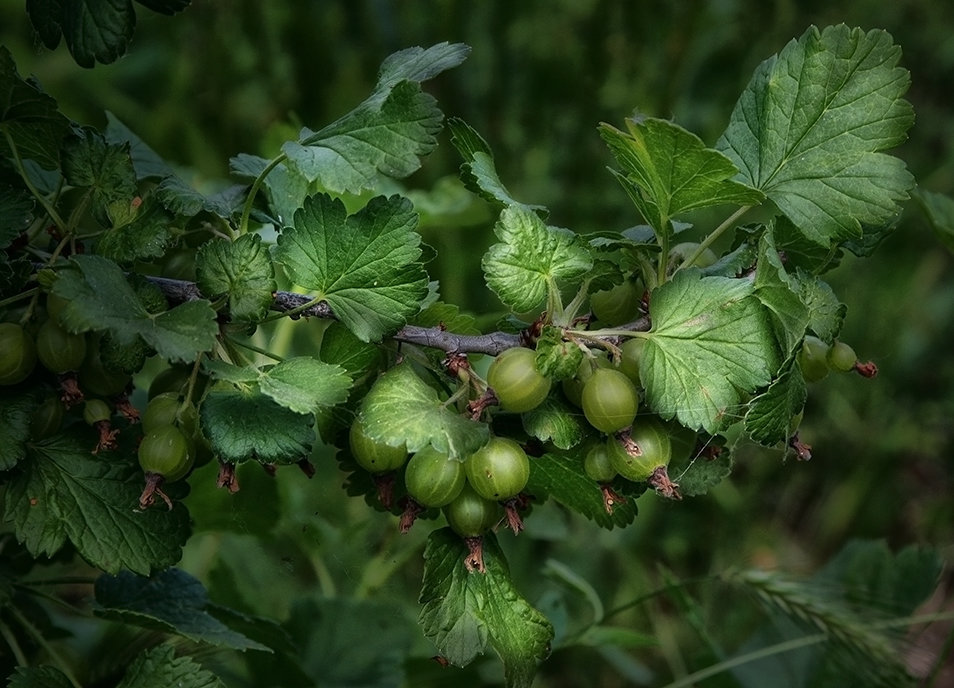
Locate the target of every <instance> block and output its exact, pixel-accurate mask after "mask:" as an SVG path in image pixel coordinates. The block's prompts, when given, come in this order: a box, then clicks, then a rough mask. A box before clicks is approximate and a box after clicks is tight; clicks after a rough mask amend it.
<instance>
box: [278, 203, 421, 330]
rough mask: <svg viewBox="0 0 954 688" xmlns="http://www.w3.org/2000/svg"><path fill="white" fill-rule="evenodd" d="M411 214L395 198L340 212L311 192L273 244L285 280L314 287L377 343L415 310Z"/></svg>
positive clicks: (417, 279)
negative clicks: (355, 209)
mask: <svg viewBox="0 0 954 688" xmlns="http://www.w3.org/2000/svg"><path fill="white" fill-rule="evenodd" d="M416 224H417V215H415V214H414V209H413V207H412V206H411V203H410V201H408V200H407V199H406V198H402V197H401V196H391V197H390V198H385V197H384V196H378V197H376V198H372V199H371V200H370V201H369V202H368V205H366V206H365V207H364V208H363V209H361V210H360V211H358V212H357V213H355V214H354V215H351V216H349V217H348V216H346V211H345V207H344V204H343V203H342V202H341V201H340V200H338V199H333V198H331V197H330V196H327V195H325V194H317V195H315V196H310V197H309V198H307V199H306V200H305V205H304V207H303V208H301V209H300V210H298V211H297V212H296V213H295V224H294V226H293V227H286V228H285V229H284V230H283V231H282V233H281V234H280V235H279V237H278V244H277V245H276V246H275V248H274V255H275V259H276V260H277V261H278V262H280V263H282V264H284V265H285V267H286V270H287V272H288V275H289V277H290V279H291V280H292V281H293V282H295V283H296V284H299V285H301V286H302V287H304V288H306V289H310V290H313V291H315V292H316V294H315V296H316V297H317V298H320V299H323V300H325V301H327V302H328V305H329V306H331V308H332V310H333V311H334V313H335V316H336V317H337V318H338V319H339V320H340V321H341V322H342V323H344V324H345V325H347V327H348V329H350V330H351V331H352V332H354V333H355V334H356V335H357V336H358V337H359V338H360V339H362V340H363V341H366V342H367V341H379V340H380V339H381V338H382V337H383V336H384V335H385V334H388V333H390V332H393V331H395V330H397V329H398V328H399V327H400V326H401V325H403V324H404V323H405V322H406V320H407V318H408V317H409V316H411V315H413V314H414V313H416V312H417V311H418V309H419V308H420V304H421V301H422V300H423V298H424V297H425V296H426V295H427V273H425V272H424V268H423V267H422V266H421V264H420V263H419V262H417V261H418V259H419V258H420V256H421V248H420V243H421V237H420V235H419V234H417V233H416V232H415V231H414V227H415V226H416Z"/></svg>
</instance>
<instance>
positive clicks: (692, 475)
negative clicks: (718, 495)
mask: <svg viewBox="0 0 954 688" xmlns="http://www.w3.org/2000/svg"><path fill="white" fill-rule="evenodd" d="M731 473H732V457H731V455H730V454H729V452H728V451H723V452H722V453H721V454H720V455H719V456H718V457H716V458H712V459H710V458H708V457H706V456H704V455H700V456H695V455H693V456H691V457H690V458H689V461H688V462H687V463H686V465H685V466H678V465H670V466H669V477H670V478H671V479H672V481H673V482H674V483H676V484H677V485H679V493H680V494H681V495H682V496H683V497H700V496H702V495H704V494H706V493H707V492H708V491H709V490H710V489H711V488H713V487H715V486H716V485H718V484H719V483H721V482H722V481H723V480H725V479H726V478H727V477H729V475H730V474H731Z"/></svg>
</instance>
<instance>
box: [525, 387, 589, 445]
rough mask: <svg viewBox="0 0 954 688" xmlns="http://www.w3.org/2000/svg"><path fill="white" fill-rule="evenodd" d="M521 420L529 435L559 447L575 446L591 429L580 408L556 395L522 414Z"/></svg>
mask: <svg viewBox="0 0 954 688" xmlns="http://www.w3.org/2000/svg"><path fill="white" fill-rule="evenodd" d="M520 422H521V423H522V424H523V430H524V432H526V433H527V434H528V435H530V436H531V437H536V438H537V439H538V440H540V441H541V442H553V444H554V446H556V447H558V448H559V449H570V448H572V447H575V446H576V445H578V444H579V443H580V442H582V441H583V438H584V437H586V435H587V434H588V432H589V430H590V428H589V427H588V424H587V423H586V421H585V420H584V418H583V416H582V415H581V414H580V410H579V409H578V408H573V407H571V406H570V405H569V404H567V403H565V402H564V401H562V400H561V399H559V398H557V397H554V396H550V397H548V398H547V399H545V400H544V402H543V403H542V404H540V405H539V406H537V407H536V408H535V409H532V410H530V411H527V412H526V413H522V414H520Z"/></svg>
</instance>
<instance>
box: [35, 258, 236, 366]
mask: <svg viewBox="0 0 954 688" xmlns="http://www.w3.org/2000/svg"><path fill="white" fill-rule="evenodd" d="M53 293H55V294H56V295H57V296H61V297H63V298H64V299H65V300H66V301H68V304H67V305H66V307H65V308H64V310H63V313H62V315H61V318H62V320H63V323H64V325H65V326H66V328H67V329H69V330H70V331H72V332H85V331H87V330H97V331H102V330H108V331H109V332H111V333H112V334H113V336H114V337H115V338H116V341H117V343H119V344H121V345H127V344H130V343H132V342H133V341H134V340H135V339H136V338H137V337H142V339H143V340H144V341H145V342H146V343H147V344H149V346H151V347H152V348H154V349H155V350H156V351H157V352H158V354H159V355H160V356H162V357H163V358H165V359H167V360H171V361H194V360H195V359H196V357H197V356H198V355H199V354H200V353H202V352H203V351H209V350H211V349H212V347H213V346H214V345H215V337H216V335H217V334H218V324H217V323H216V320H215V311H214V310H213V309H212V306H211V305H210V304H209V302H208V301H204V300H196V301H187V302H185V303H182V304H179V305H178V306H176V307H175V308H172V309H170V310H168V311H164V312H162V313H158V314H152V313H149V312H148V311H147V310H146V309H145V307H143V305H142V304H141V303H140V302H139V299H138V298H137V297H136V293H135V292H134V291H133V289H132V287H130V286H129V283H128V282H127V281H126V278H125V277H124V276H123V273H122V271H121V270H120V269H119V267H118V266H117V265H116V264H115V263H114V262H112V261H111V260H108V259H106V258H103V257H101V256H94V255H77V256H73V257H72V258H70V262H69V264H68V265H67V266H66V267H65V268H62V269H60V270H58V271H57V280H56V282H54V284H53Z"/></svg>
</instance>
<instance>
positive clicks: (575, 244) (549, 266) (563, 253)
mask: <svg viewBox="0 0 954 688" xmlns="http://www.w3.org/2000/svg"><path fill="white" fill-rule="evenodd" d="M494 233H495V234H496V235H497V238H498V239H500V241H501V242H502V243H499V244H494V245H493V246H491V247H490V248H489V249H488V250H487V253H485V254H484V257H483V260H482V261H481V266H482V267H483V270H484V275H485V276H486V278H487V285H488V286H489V287H490V288H491V289H493V291H494V293H495V294H497V296H498V297H499V298H500V300H501V301H502V302H503V303H504V304H505V305H507V306H509V307H510V308H512V309H513V310H515V311H518V312H523V311H529V310H533V309H535V308H539V307H540V306H542V305H543V303H544V301H545V300H546V298H547V294H548V293H549V292H550V290H553V289H557V288H558V281H560V280H573V279H578V278H580V277H582V276H583V275H585V274H586V273H587V272H588V271H589V270H590V269H591V268H592V267H593V257H592V255H591V253H590V248H589V245H588V244H587V243H586V242H585V241H584V240H583V239H582V238H581V237H579V236H578V235H576V234H574V233H573V232H570V231H569V230H566V229H561V228H558V227H548V226H547V225H546V224H544V222H543V220H541V219H540V217H539V216H538V215H537V214H536V213H534V212H532V211H530V210H528V209H526V208H524V207H521V206H509V207H507V208H504V210H503V212H501V213H500V219H498V220H497V224H496V225H495V226H494Z"/></svg>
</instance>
